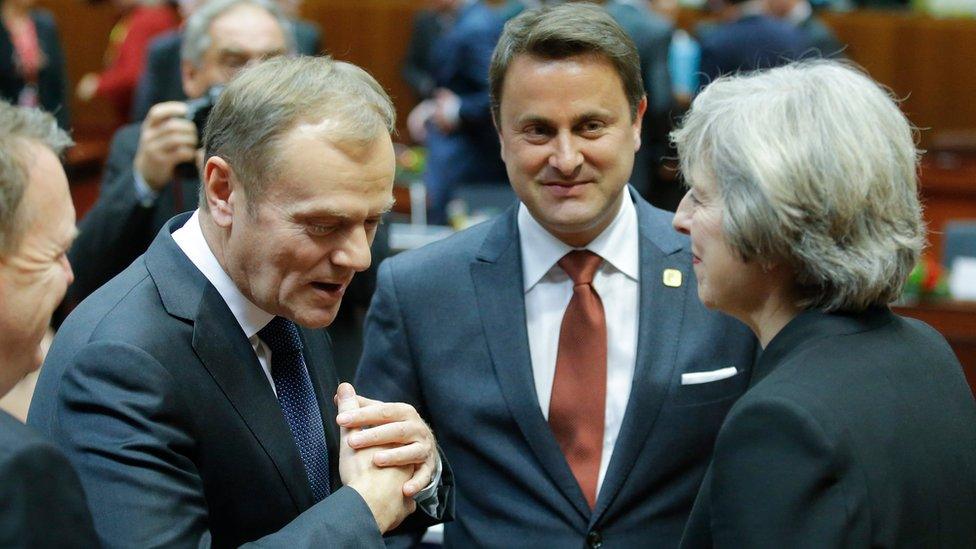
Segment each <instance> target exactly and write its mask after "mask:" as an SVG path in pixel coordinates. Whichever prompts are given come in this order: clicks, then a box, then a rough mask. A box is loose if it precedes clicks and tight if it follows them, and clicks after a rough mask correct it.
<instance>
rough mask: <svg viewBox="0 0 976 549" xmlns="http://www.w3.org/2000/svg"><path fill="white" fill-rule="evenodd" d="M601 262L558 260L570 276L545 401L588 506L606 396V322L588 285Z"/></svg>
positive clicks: (583, 257) (578, 255) (580, 256)
mask: <svg viewBox="0 0 976 549" xmlns="http://www.w3.org/2000/svg"><path fill="white" fill-rule="evenodd" d="M602 262H603V259H602V258H601V257H600V256H598V255H596V254H594V253H593V252H589V251H585V250H576V251H572V252H570V253H568V254H566V255H565V256H563V258H562V259H560V260H559V266H560V267H562V269H563V270H564V271H566V274H568V275H569V277H570V278H571V279H573V298H572V299H570V300H569V306H568V307H566V313H565V314H564V315H563V322H562V325H561V327H560V328H559V350H558V352H557V353H556V375H555V378H554V379H553V383H552V398H551V399H550V401H549V426H550V428H551V429H552V432H553V434H554V435H555V436H556V441H557V442H558V443H559V447H560V448H562V451H563V454H564V455H565V456H566V461H567V462H568V463H569V468H570V469H572V471H573V475H574V476H575V477H576V481H577V482H579V485H580V488H582V490H583V495H585V496H586V501H587V502H589V504H590V508H593V507H594V505H595V504H596V485H597V480H598V478H599V476H600V457H601V454H602V453H603V423H604V414H605V413H606V397H607V321H606V316H605V315H604V312H603V302H602V301H601V300H600V296H599V295H597V293H596V290H594V289H593V276H594V274H596V270H597V269H598V268H599V267H600V264H601V263H602Z"/></svg>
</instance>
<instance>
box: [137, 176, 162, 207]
mask: <svg viewBox="0 0 976 549" xmlns="http://www.w3.org/2000/svg"><path fill="white" fill-rule="evenodd" d="M132 181H133V185H134V186H135V188H136V197H137V198H138V199H139V205H141V206H142V207H143V208H152V207H153V204H155V203H156V199H157V198H159V193H158V192H156V191H154V190H153V189H152V187H150V186H149V183H146V180H145V179H143V177H142V174H141V173H139V170H137V169H135V168H133V169H132Z"/></svg>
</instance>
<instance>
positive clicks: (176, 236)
mask: <svg viewBox="0 0 976 549" xmlns="http://www.w3.org/2000/svg"><path fill="white" fill-rule="evenodd" d="M173 240H175V241H176V245H177V246H179V247H180V249H181V250H183V253H185V254H186V256H187V257H188V258H190V261H192V262H193V264H194V265H196V267H197V269H200V272H201V273H203V276H205V277H207V280H209V281H210V283H211V284H213V286H214V288H216V289H217V293H219V294H220V297H222V298H223V299H224V302H225V303H227V307H229V308H230V312H231V313H233V314H234V318H236V319H237V323H238V324H240V325H241V329H242V330H244V335H246V336H247V338H248V339H250V338H252V337H254V335H255V334H257V333H258V332H259V331H260V330H261V329H262V328H264V327H265V326H267V324H268V323H269V322H271V319H272V318H274V315H273V314H270V313H267V312H265V311H263V310H262V309H261V308H259V307H258V306H257V305H255V304H254V303H252V302H251V300H249V299H248V298H246V297H244V294H242V293H241V291H240V290H239V289H237V285H236V284H234V281H233V280H231V278H230V276H228V275H227V272H226V271H224V268H223V267H221V266H220V263H218V262H217V257H216V256H215V255H214V254H213V251H212V250H211V249H210V245H209V244H207V240H206V239H205V238H204V237H203V229H202V228H200V212H199V211H195V212H193V215H192V216H190V219H188V220H187V221H186V223H184V224H183V226H182V227H180V228H179V229H177V230H176V232H174V233H173Z"/></svg>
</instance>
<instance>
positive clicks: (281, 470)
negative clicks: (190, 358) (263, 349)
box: [193, 284, 314, 512]
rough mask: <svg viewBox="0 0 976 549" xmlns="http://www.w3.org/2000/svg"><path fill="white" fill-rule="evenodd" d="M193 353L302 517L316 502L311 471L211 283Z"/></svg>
mask: <svg viewBox="0 0 976 549" xmlns="http://www.w3.org/2000/svg"><path fill="white" fill-rule="evenodd" d="M193 348H194V349H195V350H196V352H197V356H198V357H200V360H201V362H203V365H204V366H205V367H206V368H207V370H208V371H209V372H210V375H211V376H213V378H214V381H216V382H217V384H218V385H219V386H220V388H221V390H222V391H223V392H224V395H225V396H226V397H227V400H229V401H230V403H231V405H233V406H234V409H235V410H237V413H238V414H240V416H241V419H243V420H244V423H245V424H247V427H248V429H249V430H250V431H251V433H252V434H253V435H254V438H256V439H257V441H258V443H259V444H260V445H261V447H262V448H264V451H265V452H267V454H268V457H270V458H271V461H273V462H274V464H275V467H276V468H277V469H278V474H279V475H281V480H282V482H284V484H285V487H286V488H287V490H288V493H289V495H290V496H291V499H292V501H293V502H294V503H295V507H296V509H297V510H298V511H299V512H301V511H303V510H305V509H307V508H308V507H310V506H311V505H312V503H314V500H313V498H312V489H311V487H310V486H309V484H308V476H307V475H306V473H305V466H304V465H303V464H302V460H301V456H300V455H299V454H298V447H297V446H295V439H294V438H293V437H292V435H291V430H290V429H289V427H288V423H287V421H285V417H284V415H283V414H282V413H281V407H280V406H279V405H278V399H277V398H276V397H275V394H274V391H273V390H272V389H271V384H270V383H268V378H267V377H266V376H265V374H264V371H263V370H262V369H261V364H260V363H259V362H258V359H257V356H255V354H254V350H253V348H252V347H251V343H250V341H248V339H247V338H246V337H244V332H243V331H241V330H240V328H239V326H238V324H237V320H236V319H235V318H234V315H233V313H231V312H230V309H228V308H227V305H226V304H225V303H224V300H223V299H222V298H221V297H220V294H219V293H217V290H216V289H215V288H214V287H213V286H211V285H209V284H208V286H207V289H206V290H205V291H204V298H203V300H202V301H201V303H200V310H199V311H198V313H197V317H196V322H195V323H194V328H193Z"/></svg>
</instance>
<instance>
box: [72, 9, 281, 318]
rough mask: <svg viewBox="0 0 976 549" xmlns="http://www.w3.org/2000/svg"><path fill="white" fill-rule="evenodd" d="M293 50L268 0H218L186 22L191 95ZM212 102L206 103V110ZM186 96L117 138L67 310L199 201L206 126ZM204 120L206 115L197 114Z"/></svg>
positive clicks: (185, 62)
mask: <svg viewBox="0 0 976 549" xmlns="http://www.w3.org/2000/svg"><path fill="white" fill-rule="evenodd" d="M292 52H294V44H293V42H292V38H291V33H290V31H289V27H288V23H287V20H286V19H285V18H284V17H283V16H282V15H281V13H280V11H279V9H278V7H277V5H276V4H274V3H271V2H267V1H265V0H214V1H212V2H208V3H207V4H206V5H204V6H203V7H201V8H200V9H199V10H197V11H196V12H195V13H194V14H193V15H192V16H191V17H190V18H189V19H188V20H187V23H186V28H185V40H184V42H183V49H182V51H181V57H182V76H183V89H184V91H185V92H186V95H187V97H189V98H191V101H190V103H191V104H193V103H194V102H199V101H203V102H206V100H205V99H201V98H205V97H206V96H207V92H208V90H210V89H211V88H212V87H213V86H215V85H219V84H224V83H226V82H228V81H229V80H230V79H231V78H232V77H233V76H234V75H235V74H236V73H237V72H238V71H239V70H240V69H242V68H243V67H245V66H247V65H249V64H252V63H254V62H256V61H260V60H263V59H267V58H269V57H274V56H278V55H283V54H290V53H292ZM205 110H206V109H202V110H201V111H199V112H201V113H203V112H205ZM187 115H188V107H187V103H181V102H173V101H170V102H165V103H159V104H157V105H155V106H153V107H152V109H150V111H149V114H148V115H147V116H146V119H145V121H143V122H142V124H132V125H129V126H125V127H123V128H121V129H120V130H119V131H118V132H117V133H116V134H115V137H114V138H113V140H112V147H111V151H110V153H109V158H108V161H107V163H106V166H105V174H104V176H103V180H102V187H101V190H100V193H99V198H98V201H97V202H96V203H95V205H94V207H93V208H92V210H91V211H90V212H89V213H88V215H87V216H85V218H84V219H83V220H82V221H81V224H80V226H79V229H80V234H79V237H78V239H77V240H76V241H75V243H74V245H73V246H72V247H71V250H70V251H69V253H68V256H69V258H70V260H71V264H72V265H73V266H74V268H75V282H74V284H72V286H71V288H70V289H69V291H68V296H67V298H66V299H65V304H64V305H63V306H62V311H63V312H65V313H66V312H68V311H70V309H71V308H73V307H74V305H77V304H78V303H80V302H81V301H82V300H83V299H84V298H85V297H87V296H88V295H89V294H90V293H92V292H93V291H95V290H96V289H97V288H98V287H99V286H101V285H102V284H104V283H105V282H107V281H108V280H109V279H111V278H112V277H114V276H115V275H116V274H118V273H119V272H121V271H122V270H123V269H124V268H125V267H126V266H128V265H129V263H131V262H132V261H133V260H134V259H136V258H137V257H138V256H139V255H141V254H142V253H143V252H144V251H146V248H148V246H149V243H150V242H151V241H152V238H153V237H154V236H155V235H156V233H157V232H158V231H159V229H160V228H161V227H162V226H163V224H164V223H165V222H166V221H167V220H168V219H169V218H170V217H172V216H173V215H175V214H177V213H180V212H183V211H188V210H192V209H194V208H195V207H196V196H197V194H198V189H199V177H198V175H197V170H196V167H195V158H196V154H197V148H198V147H199V137H198V136H199V132H200V131H202V128H197V127H196V124H194V122H193V121H192V120H190V119H188V118H187ZM196 118H197V122H198V123H201V124H202V123H205V118H201V117H199V116H198V117H196Z"/></svg>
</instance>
